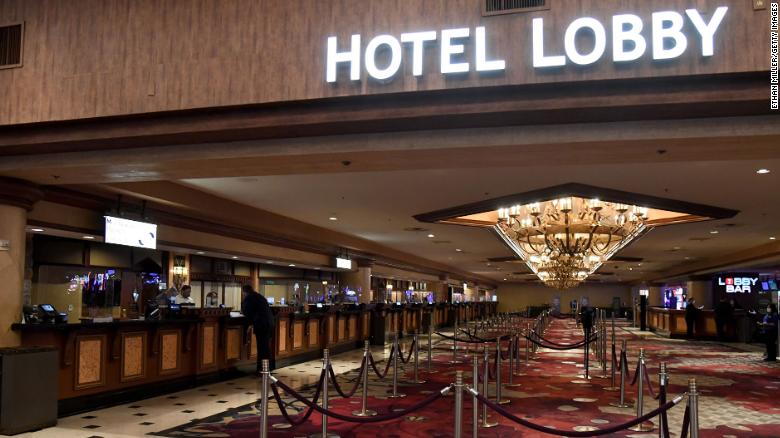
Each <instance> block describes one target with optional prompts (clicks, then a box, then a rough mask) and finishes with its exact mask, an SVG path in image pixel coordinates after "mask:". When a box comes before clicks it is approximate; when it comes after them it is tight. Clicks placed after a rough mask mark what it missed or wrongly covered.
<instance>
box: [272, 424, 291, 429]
mask: <svg viewBox="0 0 780 438" xmlns="http://www.w3.org/2000/svg"><path fill="white" fill-rule="evenodd" d="M271 427H272V428H274V429H289V428H291V427H292V424H290V423H276V424H272V425H271Z"/></svg>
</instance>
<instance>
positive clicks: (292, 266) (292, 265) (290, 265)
mask: <svg viewBox="0 0 780 438" xmlns="http://www.w3.org/2000/svg"><path fill="white" fill-rule="evenodd" d="M287 266H289V267H291V268H294V267H295V265H294V264H292V263H290V264H289V265H287Z"/></svg>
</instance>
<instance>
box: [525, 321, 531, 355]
mask: <svg viewBox="0 0 780 438" xmlns="http://www.w3.org/2000/svg"><path fill="white" fill-rule="evenodd" d="M530 337H531V324H529V323H525V366H528V361H529V359H530V357H529V356H530V355H531V353H530V348H529V345H528V344H530V342H531V341H529V340H528V338H530Z"/></svg>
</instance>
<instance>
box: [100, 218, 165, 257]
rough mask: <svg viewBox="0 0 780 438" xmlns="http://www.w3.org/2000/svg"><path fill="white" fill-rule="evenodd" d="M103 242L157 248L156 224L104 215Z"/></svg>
mask: <svg viewBox="0 0 780 438" xmlns="http://www.w3.org/2000/svg"><path fill="white" fill-rule="evenodd" d="M105 242H106V243H114V244H117V245H126V246H135V247H138V248H148V249H157V224H151V223H148V222H140V221H133V220H130V219H124V218H119V217H112V216H106V236H105Z"/></svg>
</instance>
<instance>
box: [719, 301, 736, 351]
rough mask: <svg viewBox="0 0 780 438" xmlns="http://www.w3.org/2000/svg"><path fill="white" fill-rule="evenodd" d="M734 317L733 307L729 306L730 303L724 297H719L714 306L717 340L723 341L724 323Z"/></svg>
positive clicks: (724, 333)
mask: <svg viewBox="0 0 780 438" xmlns="http://www.w3.org/2000/svg"><path fill="white" fill-rule="evenodd" d="M733 318H734V309H733V308H732V307H731V303H730V302H729V301H728V300H726V297H723V298H721V299H720V302H719V303H718V305H717V306H715V329H716V330H717V332H718V340H719V341H721V342H725V341H726V340H727V336H726V325H727V324H728V323H729V321H732V320H733Z"/></svg>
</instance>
